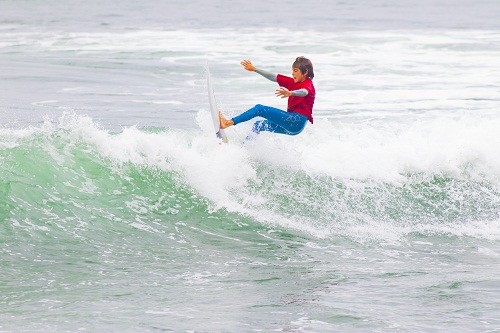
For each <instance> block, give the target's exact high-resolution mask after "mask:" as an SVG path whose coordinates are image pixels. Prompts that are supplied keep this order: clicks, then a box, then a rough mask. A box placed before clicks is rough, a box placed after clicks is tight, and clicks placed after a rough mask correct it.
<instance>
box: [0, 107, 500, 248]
mask: <svg viewBox="0 0 500 333" xmlns="http://www.w3.org/2000/svg"><path fill="white" fill-rule="evenodd" d="M197 121H198V123H199V125H200V129H199V130H166V131H163V132H159V133H150V132H145V131H143V130H140V129H138V128H136V127H130V128H125V129H123V131H122V132H120V133H117V134H112V133H110V132H109V131H107V130H105V129H102V128H100V127H99V126H98V125H97V124H96V123H95V122H94V121H93V120H92V119H91V118H89V117H82V116H77V115H74V114H65V115H64V116H63V117H61V118H60V119H58V120H57V122H54V121H50V120H49V119H47V120H46V122H45V123H44V125H43V126H41V127H40V128H39V129H38V130H32V132H31V135H40V134H41V135H43V136H45V137H46V138H49V137H51V136H53V135H54V134H57V137H60V136H62V137H66V140H68V145H70V146H71V145H74V144H76V143H86V144H88V145H90V146H91V147H93V148H92V150H94V152H95V153H97V154H98V155H100V156H102V157H105V158H107V159H109V160H110V161H111V162H112V163H114V164H117V165H121V164H124V163H132V164H135V165H143V166H147V167H151V168H159V169H161V170H164V171H167V172H174V173H176V174H177V175H179V176H180V177H181V179H182V181H183V182H185V183H186V184H188V185H189V186H190V187H192V188H193V189H194V190H195V191H196V192H198V193H199V194H201V195H202V196H204V197H206V198H207V199H208V200H209V201H210V202H212V204H213V208H214V209H220V208H224V209H226V210H228V211H232V212H237V213H240V214H244V215H247V216H251V217H252V218H255V219H256V220H258V221H260V222H262V223H266V224H270V225H279V226H281V227H285V228H293V229H298V230H302V231H304V232H307V233H309V234H312V235H315V236H317V237H328V236H329V235H331V234H339V233H341V234H347V235H349V236H351V237H362V238H366V237H368V238H374V237H375V238H381V239H385V240H390V239H398V237H400V235H402V234H408V233H412V232H431V233H434V232H442V233H450V234H454V235H467V236H474V237H481V238H487V239H497V238H498V237H499V236H500V231H499V229H498V223H497V222H494V220H492V219H493V218H494V216H495V212H492V211H491V209H492V208H491V207H494V206H495V205H498V204H499V201H500V199H499V196H498V191H499V187H500V182H499V178H500V174H499V170H500V156H499V155H498V151H500V146H499V144H500V138H499V133H500V132H499V131H497V129H498V128H499V126H500V118H498V117H494V116H491V117H488V118H485V117H475V116H470V115H463V116H461V117H456V116H454V117H444V116H443V117H440V118H432V119H423V120H421V121H415V122H412V123H407V122H405V121H403V122H397V121H395V120H393V121H390V122H388V121H385V122H383V123H379V122H372V123H370V122H365V123H357V122H351V121H345V122H342V121H339V120H323V121H319V122H318V123H317V124H315V125H308V126H307V127H306V130H305V131H304V133H302V134H301V135H300V136H296V137H290V136H280V135H275V134H274V135H273V134H269V133H262V134H260V135H259V136H258V137H257V138H256V139H255V140H254V141H247V142H245V143H244V144H242V143H241V142H240V141H239V140H236V138H238V136H239V135H240V134H241V133H243V132H244V131H245V130H246V129H248V126H246V125H244V126H242V128H238V127H235V128H231V129H229V130H228V133H229V136H230V137H231V138H233V139H234V140H232V141H231V142H230V143H229V144H222V143H221V142H219V141H218V140H217V139H216V138H215V135H214V133H213V128H212V127H211V119H210V114H209V113H208V112H207V111H200V112H199V113H198V115H197ZM7 132H8V130H4V133H3V136H4V137H5V136H7V137H8V136H9V134H8V133H7ZM18 132H19V131H17V130H12V134H13V136H14V137H15V140H17V144H22V142H25V140H26V139H29V137H28V138H27V137H26V135H23V136H21V137H19V133H18ZM37 133H38V134H37ZM44 140H45V141H47V139H44ZM4 148H8V147H4ZM44 149H46V150H47V151H48V152H49V153H50V154H51V156H52V155H57V156H53V157H54V159H55V161H58V160H60V159H63V158H64V155H65V154H66V153H65V152H64V151H63V152H62V155H61V152H60V151H58V150H57V149H55V148H54V147H53V148H51V146H50V145H48V146H47V145H45V148H44ZM434 177H441V178H443V179H447V178H449V179H453V181H452V182H451V183H450V184H451V185H450V184H448V185H446V184H445V185H443V186H447V187H443V188H440V187H439V186H440V185H432V180H433V178H434ZM303 181H306V182H309V183H310V184H309V185H304V184H302V185H301V183H302V182H303ZM336 183H337V184H342V185H341V187H344V190H340V191H339V190H338V189H337V188H336V186H337V185H335V184H336ZM419 183H423V184H427V183H428V185H426V186H437V187H436V189H435V191H437V192H436V193H437V194H439V193H440V192H442V191H447V192H446V196H448V197H449V198H448V199H446V200H447V201H445V202H442V201H437V202H433V201H432V199H431V198H421V199H420V198H419V196H421V195H422V194H421V193H420V192H419V191H418V190H415V191H414V192H409V193H410V194H409V195H411V196H415V198H414V200H424V201H428V202H427V203H426V205H430V206H433V205H434V207H435V208H433V209H435V210H436V212H434V213H433V212H432V211H422V212H421V214H424V215H425V216H426V218H425V219H426V220H427V222H425V221H424V220H420V219H419V218H415V217H413V214H414V213H412V212H405V211H404V210H405V203H404V202H401V203H399V201H400V199H399V198H398V196H399V195H402V194H398V193H400V192H401V191H403V192H401V193H404V189H405V188H410V187H411V186H418V184H419ZM454 183H457V184H458V185H453V184H454ZM474 183H477V184H479V185H474ZM460 184H465V185H460ZM467 184H469V185H467ZM297 186H298V187H297ZM450 186H451V187H450ZM454 186H456V188H455V187H454ZM475 186H476V187H478V188H477V189H476V188H475ZM95 190H96V189H95V187H94V188H93V191H95ZM431 190H432V189H431ZM374 191H375V192H374ZM398 191H399V192H398ZM407 191H412V190H411V189H408V190H407ZM457 191H465V193H462V192H457ZM321 193H323V194H321ZM371 193H375V194H371ZM280 196H287V197H288V198H289V200H292V201H293V200H295V201H297V204H295V205H293V206H288V205H287V204H286V203H283V202H282V201H280V200H281V199H279V197H280ZM469 196H471V198H468V197H469ZM367 200H368V201H367ZM411 200H413V199H411ZM468 200H473V201H471V202H470V203H468V202H467V201H468ZM474 200H480V201H479V202H478V203H477V204H479V205H482V206H484V207H486V208H483V209H486V210H489V211H490V213H489V215H488V216H490V219H488V218H485V219H484V220H477V218H475V217H474V216H475V215H471V216H470V217H468V216H467V214H468V213H463V214H461V213H460V212H459V211H457V213H454V214H456V218H455V219H452V220H449V219H447V218H445V215H446V214H447V213H446V214H445V211H446V210H450V211H451V212H453V211H455V210H456V209H458V208H455V202H462V204H461V205H462V206H464V207H463V208H461V209H465V210H467V209H468V208H467V207H468V206H471V207H473V206H474V205H476V203H474ZM481 200H482V201H484V200H493V201H492V202H489V203H481ZM365 201H366V202H372V203H370V204H367V203H366V202H365ZM495 202H496V203H495ZM297 205H298V206H297ZM300 206H303V207H304V210H305V211H308V212H309V213H307V212H303V211H301V210H300ZM385 206H389V207H391V206H394V209H398V210H400V212H398V213H397V214H399V216H400V217H399V218H398V219H396V220H392V219H391V218H390V215H387V214H386V213H384V210H385V209H386V208H385ZM353 207H354V208H353ZM355 207H358V208H355ZM488 207H489V208H488ZM497 207H498V206H497ZM140 208H141V209H145V208H144V206H141V207H140ZM417 208H418V207H417ZM143 213H144V212H143ZM498 213H499V211H498V210H497V212H496V214H497V215H498ZM311 214H312V215H311ZM417 214H418V213H417ZM443 214H444V215H443ZM491 214H493V215H491ZM440 215H443V216H442V217H440ZM401 218H402V220H401ZM429 220H430V221H429ZM440 221H441V222H440Z"/></svg>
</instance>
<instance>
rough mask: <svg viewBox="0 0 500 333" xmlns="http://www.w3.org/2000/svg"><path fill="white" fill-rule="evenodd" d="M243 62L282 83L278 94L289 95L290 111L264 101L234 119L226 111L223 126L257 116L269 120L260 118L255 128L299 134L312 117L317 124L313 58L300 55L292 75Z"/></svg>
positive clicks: (222, 119) (311, 120)
mask: <svg viewBox="0 0 500 333" xmlns="http://www.w3.org/2000/svg"><path fill="white" fill-rule="evenodd" d="M241 65H242V66H243V67H244V68H245V69H246V70H247V71H250V72H257V73H259V74H260V75H262V76H263V77H265V78H266V79H268V80H271V81H273V82H277V83H278V84H279V86H280V88H279V89H277V90H276V92H275V95H276V96H277V97H281V98H288V108H287V111H283V110H280V109H277V108H273V107H270V106H265V105H261V104H257V105H255V106H254V107H253V108H251V109H249V110H248V111H245V112H243V113H242V114H240V115H239V116H236V117H234V118H232V119H226V118H225V117H224V115H223V114H222V113H220V114H219V117H220V127H221V128H223V129H224V128H227V127H229V126H233V125H237V124H239V123H242V122H245V121H248V120H250V119H252V118H255V117H257V116H259V117H262V118H265V120H259V121H256V122H255V123H254V125H253V128H252V131H253V132H255V133H259V132H261V131H269V132H274V133H281V134H288V135H297V134H299V133H300V132H302V130H303V129H304V127H305V126H306V123H307V121H308V120H309V121H310V122H311V124H312V123H313V117H312V109H313V105H314V98H315V97H316V92H315V90H314V85H313V83H312V79H313V77H314V71H313V65H312V63H311V61H310V60H309V59H307V58H304V57H298V58H297V59H295V61H294V63H293V64H292V77H288V76H284V75H281V74H272V73H269V72H266V71H264V70H262V69H258V68H256V67H255V66H254V65H253V64H252V62H251V61H250V60H243V61H242V62H241Z"/></svg>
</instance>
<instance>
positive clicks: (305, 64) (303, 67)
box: [292, 57, 314, 79]
mask: <svg viewBox="0 0 500 333" xmlns="http://www.w3.org/2000/svg"><path fill="white" fill-rule="evenodd" d="M292 67H293V68H298V69H300V71H301V72H302V74H304V73H305V72H307V77H310V78H311V79H312V78H314V70H313V64H312V62H311V60H309V59H307V58H305V57H297V59H295V61H294V62H293V65H292Z"/></svg>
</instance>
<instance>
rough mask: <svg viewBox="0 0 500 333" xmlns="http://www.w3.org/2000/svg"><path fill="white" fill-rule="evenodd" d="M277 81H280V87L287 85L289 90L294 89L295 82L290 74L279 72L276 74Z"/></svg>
mask: <svg viewBox="0 0 500 333" xmlns="http://www.w3.org/2000/svg"><path fill="white" fill-rule="evenodd" d="M276 81H278V84H279V85H280V87H285V88H286V89H288V90H292V89H293V85H294V83H295V81H294V80H293V78H291V77H289V76H285V75H281V74H278V75H277V76H276Z"/></svg>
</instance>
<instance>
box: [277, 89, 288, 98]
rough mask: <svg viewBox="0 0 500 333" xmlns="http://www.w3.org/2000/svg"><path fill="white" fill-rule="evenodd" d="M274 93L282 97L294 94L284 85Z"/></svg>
mask: <svg viewBox="0 0 500 333" xmlns="http://www.w3.org/2000/svg"><path fill="white" fill-rule="evenodd" d="M274 94H275V95H276V97H281V98H287V97H290V96H292V92H291V91H290V90H288V89H286V88H283V87H281V88H279V89H277V90H276V92H275V93H274Z"/></svg>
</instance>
